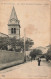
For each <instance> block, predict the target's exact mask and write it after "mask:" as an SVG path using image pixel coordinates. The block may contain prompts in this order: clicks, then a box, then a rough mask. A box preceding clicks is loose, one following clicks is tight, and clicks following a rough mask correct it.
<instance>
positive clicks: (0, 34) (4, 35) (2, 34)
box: [0, 32, 9, 37]
mask: <svg viewBox="0 0 51 79" xmlns="http://www.w3.org/2000/svg"><path fill="white" fill-rule="evenodd" d="M0 37H9V36H8V35H6V34H4V33H1V32H0Z"/></svg>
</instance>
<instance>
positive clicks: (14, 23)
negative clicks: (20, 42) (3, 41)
mask: <svg viewBox="0 0 51 79" xmlns="http://www.w3.org/2000/svg"><path fill="white" fill-rule="evenodd" d="M8 35H9V36H10V37H16V38H17V39H19V38H20V23H19V20H18V18H17V15H16V11H15V8H14V7H13V9H12V12H11V16H10V19H9V22H8Z"/></svg>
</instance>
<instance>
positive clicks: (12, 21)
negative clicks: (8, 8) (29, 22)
mask: <svg viewBox="0 0 51 79" xmlns="http://www.w3.org/2000/svg"><path fill="white" fill-rule="evenodd" d="M10 24H19V20H18V18H17V15H16V11H15V8H14V7H13V9H12V12H11V16H10V19H9V23H8V25H10Z"/></svg>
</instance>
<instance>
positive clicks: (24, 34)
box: [24, 28, 26, 62]
mask: <svg viewBox="0 0 51 79" xmlns="http://www.w3.org/2000/svg"><path fill="white" fill-rule="evenodd" d="M25 42H26V33H25V28H24V62H26V48H25Z"/></svg>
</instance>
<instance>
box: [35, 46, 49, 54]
mask: <svg viewBox="0 0 51 79" xmlns="http://www.w3.org/2000/svg"><path fill="white" fill-rule="evenodd" d="M48 48H49V47H42V46H39V47H37V48H36V49H40V50H41V51H42V52H43V53H46V52H47V50H48Z"/></svg>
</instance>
